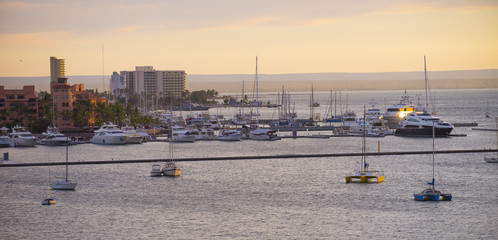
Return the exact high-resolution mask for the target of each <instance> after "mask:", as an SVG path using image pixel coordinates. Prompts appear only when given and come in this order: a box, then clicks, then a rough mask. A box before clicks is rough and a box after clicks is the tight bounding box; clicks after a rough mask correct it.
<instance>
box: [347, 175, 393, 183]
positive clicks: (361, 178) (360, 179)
mask: <svg viewBox="0 0 498 240" xmlns="http://www.w3.org/2000/svg"><path fill="white" fill-rule="evenodd" d="M377 173H378V172H357V173H354V174H351V175H349V176H346V178H345V180H346V183H381V182H383V181H384V175H383V174H379V175H377Z"/></svg>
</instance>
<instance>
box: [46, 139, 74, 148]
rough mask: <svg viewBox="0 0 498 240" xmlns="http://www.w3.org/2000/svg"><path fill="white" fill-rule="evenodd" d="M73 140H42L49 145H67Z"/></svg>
mask: <svg viewBox="0 0 498 240" xmlns="http://www.w3.org/2000/svg"><path fill="white" fill-rule="evenodd" d="M70 142H71V141H70V140H69V139H68V140H53V141H48V140H47V141H43V140H42V141H41V144H42V145H47V146H66V145H68V144H69V143H70Z"/></svg>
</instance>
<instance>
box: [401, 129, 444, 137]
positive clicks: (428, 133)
mask: <svg viewBox="0 0 498 240" xmlns="http://www.w3.org/2000/svg"><path fill="white" fill-rule="evenodd" d="M452 130H453V128H436V129H435V130H434V133H435V135H436V137H447V136H449V135H450V133H451V131H452ZM394 135H395V136H403V137H432V127H428V128H419V127H414V128H405V127H400V128H397V129H396V131H395V132H394Z"/></svg>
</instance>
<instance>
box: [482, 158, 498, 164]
mask: <svg viewBox="0 0 498 240" xmlns="http://www.w3.org/2000/svg"><path fill="white" fill-rule="evenodd" d="M484 161H486V162H488V163H498V158H484Z"/></svg>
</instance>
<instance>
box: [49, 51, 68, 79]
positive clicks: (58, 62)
mask: <svg viewBox="0 0 498 240" xmlns="http://www.w3.org/2000/svg"><path fill="white" fill-rule="evenodd" d="M64 76H66V67H65V65H64V59H57V58H56V57H50V82H51V83H55V82H57V79H59V78H60V77H64Z"/></svg>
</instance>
